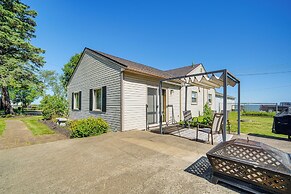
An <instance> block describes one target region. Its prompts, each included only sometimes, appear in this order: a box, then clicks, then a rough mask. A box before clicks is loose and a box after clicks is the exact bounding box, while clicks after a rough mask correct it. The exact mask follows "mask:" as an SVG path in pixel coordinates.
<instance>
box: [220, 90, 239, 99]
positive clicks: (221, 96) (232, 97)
mask: <svg viewBox="0 0 291 194" xmlns="http://www.w3.org/2000/svg"><path fill="white" fill-rule="evenodd" d="M215 97H220V98H223V94H222V93H220V92H217V91H215ZM227 98H228V99H232V100H235V97H234V96H227Z"/></svg>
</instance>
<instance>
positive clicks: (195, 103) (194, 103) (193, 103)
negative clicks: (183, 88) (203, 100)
mask: <svg viewBox="0 0 291 194" xmlns="http://www.w3.org/2000/svg"><path fill="white" fill-rule="evenodd" d="M193 92H195V93H196V102H193V97H192V94H193ZM191 104H192V105H197V104H198V92H197V91H195V90H192V91H191Z"/></svg>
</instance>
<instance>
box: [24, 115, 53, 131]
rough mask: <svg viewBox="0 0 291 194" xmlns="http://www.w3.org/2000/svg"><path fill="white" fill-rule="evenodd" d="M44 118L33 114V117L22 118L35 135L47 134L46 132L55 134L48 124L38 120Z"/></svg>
mask: <svg viewBox="0 0 291 194" xmlns="http://www.w3.org/2000/svg"><path fill="white" fill-rule="evenodd" d="M39 119H42V117H41V116H32V117H24V118H21V119H20V120H21V121H23V122H24V123H25V124H26V126H27V127H28V129H30V130H31V132H32V134H33V135H45V134H53V133H55V132H54V131H53V130H51V129H50V128H49V127H48V126H46V125H45V124H43V123H40V122H39V121H38V120H39Z"/></svg>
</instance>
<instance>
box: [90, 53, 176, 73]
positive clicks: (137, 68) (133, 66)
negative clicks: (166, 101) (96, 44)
mask: <svg viewBox="0 0 291 194" xmlns="http://www.w3.org/2000/svg"><path fill="white" fill-rule="evenodd" d="M87 49H88V48H87ZM88 50H90V51H92V52H94V53H96V54H99V55H101V56H103V57H105V58H107V59H110V60H112V61H114V62H117V63H119V64H121V65H123V66H125V67H126V68H125V69H126V70H129V71H134V72H139V73H143V74H147V75H152V76H156V77H161V78H170V77H172V76H173V75H171V74H169V73H167V72H165V71H162V70H159V69H156V68H153V67H150V66H147V65H143V64H141V63H136V62H133V61H130V60H127V59H123V58H120V57H116V56H113V55H109V54H106V53H103V52H100V51H95V50H92V49H88Z"/></svg>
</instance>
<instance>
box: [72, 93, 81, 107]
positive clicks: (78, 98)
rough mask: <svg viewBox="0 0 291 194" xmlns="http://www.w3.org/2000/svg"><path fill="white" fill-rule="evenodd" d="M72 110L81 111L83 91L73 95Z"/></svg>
mask: <svg viewBox="0 0 291 194" xmlns="http://www.w3.org/2000/svg"><path fill="white" fill-rule="evenodd" d="M72 110H81V91H80V92H73V93H72Z"/></svg>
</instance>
